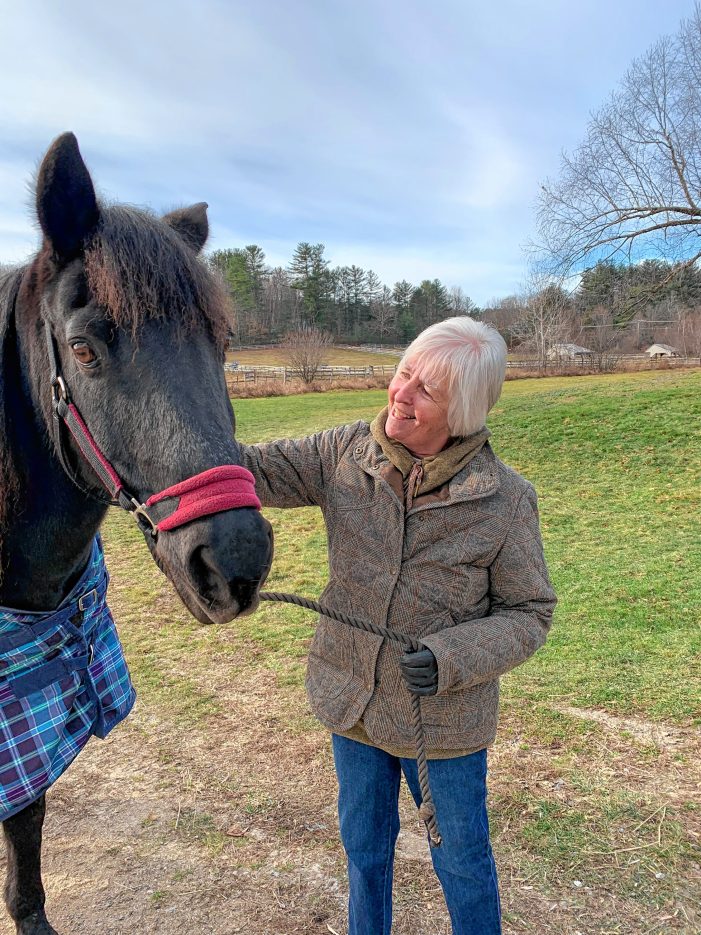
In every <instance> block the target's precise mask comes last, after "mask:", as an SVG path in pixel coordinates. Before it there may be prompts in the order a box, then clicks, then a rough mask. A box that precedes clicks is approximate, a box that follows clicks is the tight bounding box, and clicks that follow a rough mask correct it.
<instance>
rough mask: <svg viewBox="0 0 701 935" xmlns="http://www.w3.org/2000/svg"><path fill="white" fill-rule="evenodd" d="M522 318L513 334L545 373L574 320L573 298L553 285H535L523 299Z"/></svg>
mask: <svg viewBox="0 0 701 935" xmlns="http://www.w3.org/2000/svg"><path fill="white" fill-rule="evenodd" d="M521 308H522V310H523V311H522V316H521V318H520V319H519V320H518V321H517V322H516V323H515V324H514V325H513V326H512V334H513V335H514V336H515V337H517V338H519V339H520V341H521V342H522V343H523V344H524V345H525V346H526V347H530V348H531V349H532V350H533V351H534V353H535V355H536V357H537V358H538V366H539V367H540V368H541V370H545V368H546V367H547V364H548V351H549V350H550V348H551V347H552V346H553V344H557V343H558V342H560V341H561V340H562V337H563V335H564V333H565V331H566V329H567V327H568V324H569V321H570V318H571V314H572V312H571V301H570V297H569V295H568V294H567V293H566V292H565V290H564V289H562V288H561V287H560V286H558V285H555V284H553V283H550V284H547V285H540V284H538V283H537V282H534V283H533V284H532V285H531V286H530V288H529V289H528V290H527V292H526V294H525V295H524V296H523V298H522V299H521Z"/></svg>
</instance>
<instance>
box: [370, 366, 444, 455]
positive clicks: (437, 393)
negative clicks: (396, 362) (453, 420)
mask: <svg viewBox="0 0 701 935" xmlns="http://www.w3.org/2000/svg"><path fill="white" fill-rule="evenodd" d="M388 396H389V415H388V416H387V424H386V426H385V432H386V433H387V435H388V437H389V438H392V439H394V441H397V442H399V443H400V444H402V445H404V447H405V448H408V449H409V451H410V452H411V453H412V454H413V455H415V456H416V457H421V458H424V457H428V456H429V455H435V454H438V452H439V451H442V450H443V449H444V448H445V446H446V445H447V444H448V442H449V441H450V431H449V429H448V399H447V395H446V394H445V392H444V389H443V388H442V387H441V385H440V384H436V385H434V384H430V383H429V384H425V383H424V382H423V381H422V380H421V377H420V375H419V373H418V372H415V371H414V368H413V363H412V361H411V360H408V361H406V360H405V361H403V362H402V363H401V364H400V366H399V369H398V370H397V372H396V374H395V375H394V377H393V379H392V382H391V383H390V385H389V390H388Z"/></svg>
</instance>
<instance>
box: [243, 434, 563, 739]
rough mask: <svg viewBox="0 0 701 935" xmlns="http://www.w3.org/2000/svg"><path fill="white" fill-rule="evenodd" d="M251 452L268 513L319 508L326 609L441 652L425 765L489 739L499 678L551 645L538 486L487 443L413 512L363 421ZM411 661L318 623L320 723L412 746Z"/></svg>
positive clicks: (370, 637) (315, 663)
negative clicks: (407, 671)
mask: <svg viewBox="0 0 701 935" xmlns="http://www.w3.org/2000/svg"><path fill="white" fill-rule="evenodd" d="M241 453H242V459H243V464H244V466H245V467H247V468H248V469H249V470H250V471H252V472H253V474H254V475H255V478H256V489H257V492H258V496H259V497H260V499H261V501H262V503H263V505H264V506H274V507H301V506H318V507H320V508H321V510H322V513H323V516H324V520H325V522H326V529H327V534H328V558H329V583H328V585H327V586H326V588H325V590H324V592H323V595H322V597H321V600H322V601H323V602H324V603H325V604H327V605H328V606H330V607H333V608H334V609H336V610H340V611H343V612H345V613H348V614H352V615H355V616H358V617H363V618H365V619H369V620H372V621H373V622H375V623H377V624H380V625H381V626H385V627H391V628H394V629H396V630H398V631H401V632H403V633H406V634H409V635H410V636H412V637H414V638H416V639H419V640H421V641H422V642H423V643H424V644H425V645H426V646H427V647H429V648H430V649H431V650H432V651H433V653H434V655H435V657H436V659H437V662H438V692H437V694H436V695H433V696H430V697H425V698H423V699H422V702H421V705H422V713H423V721H424V730H425V736H426V745H427V753H428V756H429V757H436V756H438V757H445V756H450V755H459V754H463V753H465V752H470V751H474V750H480V749H482V748H483V747H485V746H488V745H489V744H490V743H492V741H493V740H494V737H495V734H496V727H497V713H498V699H499V676H500V675H502V674H503V673H505V672H508V671H509V670H510V669H513V668H514V667H515V666H517V665H519V663H522V662H524V660H526V659H528V657H529V656H530V655H531V654H532V653H534V652H535V651H536V650H537V649H538V648H539V647H540V646H541V645H542V644H543V643H544V642H545V638H546V634H547V632H548V629H549V627H550V622H551V618H552V611H553V608H554V606H555V595H554V593H553V590H552V588H551V586H550V582H549V579H548V573H547V569H546V566H545V561H544V557H543V547H542V543H541V538H540V530H539V525H538V512H537V503H536V495H535V491H534V489H533V487H532V486H531V484H530V483H528V481H526V480H524V478H522V477H521V476H520V475H519V474H517V473H516V472H515V471H514V470H512V469H511V468H509V467H507V466H506V465H505V464H503V463H502V462H501V461H500V460H499V459H498V458H497V457H496V455H495V454H494V452H493V451H492V449H491V447H490V445H489V443H488V442H487V443H485V445H484V446H483V447H482V448H481V450H480V451H479V452H478V453H477V454H476V455H475V457H474V458H473V459H472V460H471V461H470V462H469V463H468V464H467V465H466V466H465V467H464V468H463V469H462V470H460V471H458V473H457V474H456V475H455V476H454V477H453V479H452V480H451V481H450V482H449V483H448V484H445V485H444V486H443V487H442V488H440V489H439V490H437V491H435V492H433V493H429V494H427V495H425V496H420V497H417V498H416V499H415V500H414V501H413V503H412V505H411V507H410V508H409V509H408V510H406V508H405V503H404V498H403V496H402V492H401V483H400V484H399V485H397V483H396V478H397V477H399V478H400V479H401V475H400V474H399V472H398V471H397V469H396V468H395V467H394V466H393V465H392V464H391V463H390V462H389V461H388V459H387V458H386V456H385V455H384V454H383V452H382V449H381V448H380V446H379V445H378V443H377V442H376V441H375V439H374V438H373V437H372V435H371V433H370V427H369V425H368V424H367V423H366V422H356V423H354V424H352V425H345V426H339V427H338V428H333V429H329V430H327V431H324V432H320V433H319V434H317V435H312V436H309V437H307V438H301V439H296V440H293V439H283V440H280V441H275V442H270V443H267V444H261V445H252V446H245V445H242V446H241ZM393 475H394V476H393ZM397 488H398V489H397ZM402 652H403V650H402V648H401V646H400V645H399V644H397V643H394V642H390V641H388V640H384V639H383V638H382V637H379V636H375V635H374V634H371V633H366V632H364V631H360V630H356V629H353V628H350V627H348V626H347V625H345V624H342V623H338V622H336V621H333V620H330V619H329V618H327V617H323V616H322V617H321V618H320V620H319V625H318V627H317V630H316V633H315V635H314V638H313V640H312V643H311V646H310V649H309V657H308V666H307V677H306V686H307V693H308V696H309V702H310V705H311V708H312V710H313V712H314V714H315V715H316V716H317V718H318V719H319V720H320V721H321V722H322V723H323V724H325V725H326V727H328V728H329V729H330V730H332V731H334V732H336V733H344V732H348V731H349V730H350V729H351V728H352V727H353V726H354V725H356V724H357V723H358V722H359V721H360V720H361V719H362V726H363V728H364V731H365V733H366V735H367V737H368V739H369V740H370V742H371V743H373V744H375V745H377V746H378V747H384V748H386V749H392V750H394V749H396V748H406V749H407V751H410V750H412V748H413V732H412V721H411V701H410V695H409V692H408V691H407V689H406V686H405V684H404V682H403V679H402V675H401V672H400V669H399V664H398V661H399V657H400V656H401V654H402Z"/></svg>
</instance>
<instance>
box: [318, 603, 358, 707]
mask: <svg viewBox="0 0 701 935" xmlns="http://www.w3.org/2000/svg"><path fill="white" fill-rule="evenodd" d="M353 654H354V643H353V633H352V631H351V630H350V628H349V627H347V626H346V625H345V624H343V623H337V622H336V621H335V620H329V618H328V617H320V618H319V625H318V626H317V629H316V633H315V634H314V638H313V640H312V644H311V646H310V648H309V660H308V669H307V686H308V688H309V690H310V692H312V693H313V694H314V695H319V696H323V697H324V698H327V699H330V698H337V697H338V696H339V695H340V694H341V693H342V692H343V690H344V689H345V688H346V687H347V686H348V684H349V683H350V681H351V679H352V678H353Z"/></svg>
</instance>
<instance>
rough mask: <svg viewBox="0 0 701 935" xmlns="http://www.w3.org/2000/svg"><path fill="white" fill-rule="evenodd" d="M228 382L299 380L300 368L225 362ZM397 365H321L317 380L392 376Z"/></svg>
mask: <svg viewBox="0 0 701 935" xmlns="http://www.w3.org/2000/svg"><path fill="white" fill-rule="evenodd" d="M224 370H225V371H226V379H227V382H228V383H230V384H231V383H233V384H236V383H265V382H266V381H268V380H278V381H280V382H281V383H286V382H287V381H288V380H298V379H299V377H300V372H299V370H296V369H295V368H293V367H258V366H256V367H246V366H242V365H241V364H239V365H238V366H234V365H232V364H224ZM395 370H396V367H392V366H389V365H384V366H382V365H381V366H375V365H372V366H367V367H319V369H318V370H317V372H316V376H315V378H314V379H315V380H348V379H353V378H359V377H380V376H385V375H388V376H391V375H392V374H393V373H394V371H395Z"/></svg>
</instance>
